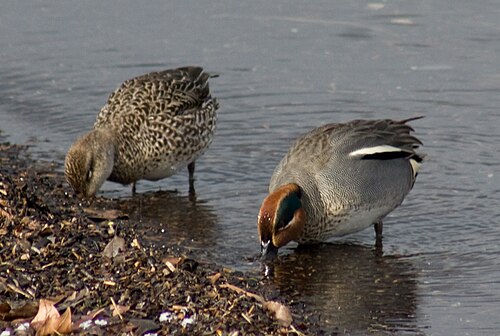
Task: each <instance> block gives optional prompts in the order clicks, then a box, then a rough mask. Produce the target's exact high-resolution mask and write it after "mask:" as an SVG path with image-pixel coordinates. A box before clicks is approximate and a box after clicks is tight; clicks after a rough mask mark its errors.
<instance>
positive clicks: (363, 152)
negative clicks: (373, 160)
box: [349, 145, 403, 156]
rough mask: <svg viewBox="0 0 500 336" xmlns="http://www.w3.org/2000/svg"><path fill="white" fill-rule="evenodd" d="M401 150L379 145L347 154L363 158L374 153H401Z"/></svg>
mask: <svg viewBox="0 0 500 336" xmlns="http://www.w3.org/2000/svg"><path fill="white" fill-rule="evenodd" d="M402 151H403V150H402V149H401V148H398V147H394V146H389V145H380V146H374V147H365V148H361V149H357V150H355V151H353V152H350V153H349V156H364V155H372V154H376V153H391V152H392V153H394V152H402Z"/></svg>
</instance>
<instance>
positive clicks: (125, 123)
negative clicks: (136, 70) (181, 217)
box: [65, 67, 218, 197]
mask: <svg viewBox="0 0 500 336" xmlns="http://www.w3.org/2000/svg"><path fill="white" fill-rule="evenodd" d="M210 77H213V76H211V75H209V74H208V73H206V72H204V71H203V69H202V68H201V67H184V68H178V69H171V70H165V71H161V72H152V73H149V74H146V75H143V76H139V77H136V78H132V79H129V80H127V81H125V82H124V83H123V84H122V85H121V86H120V87H119V88H118V89H116V90H115V91H114V92H113V93H112V94H111V95H110V97H109V99H108V102H107V103H106V105H105V106H104V107H103V108H102V109H101V112H100V113H99V115H98V116H97V119H96V122H95V124H94V127H93V129H92V130H91V131H90V132H89V133H87V134H85V135H84V136H82V137H81V138H79V139H78V140H77V141H76V142H75V143H74V144H73V145H72V146H71V148H70V149H69V151H68V153H67V155H66V161H65V174H66V179H67V180H68V182H69V184H70V185H71V186H72V187H73V189H74V190H75V191H76V192H77V193H78V194H80V195H82V196H85V197H91V196H94V195H95V193H96V192H97V191H98V190H99V189H100V188H101V186H102V184H103V183H104V181H106V180H109V181H113V182H118V183H121V184H124V185H127V184H131V183H132V184H133V187H132V190H133V192H135V183H136V182H137V181H138V180H141V179H146V180H152V181H156V180H159V179H162V178H165V177H168V176H171V175H173V174H174V173H176V172H177V171H179V170H180V169H181V168H184V167H186V166H187V167H188V171H189V186H190V191H194V183H193V181H194V168H195V160H196V159H197V158H198V157H199V156H200V155H202V154H203V153H204V152H205V150H206V149H207V148H208V146H209V145H210V143H211V142H212V139H213V135H214V132H215V125H216V120H217V114H216V110H217V108H218V103H217V101H216V99H215V98H213V97H212V96H211V94H210V90H209V85H208V79H209V78H210Z"/></svg>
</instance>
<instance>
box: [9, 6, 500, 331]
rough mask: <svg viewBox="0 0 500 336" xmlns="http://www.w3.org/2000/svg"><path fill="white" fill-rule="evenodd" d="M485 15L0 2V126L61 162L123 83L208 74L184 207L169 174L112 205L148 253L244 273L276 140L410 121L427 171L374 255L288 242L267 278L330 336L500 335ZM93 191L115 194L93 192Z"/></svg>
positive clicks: (493, 126) (494, 37)
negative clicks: (175, 73) (178, 71)
mask: <svg viewBox="0 0 500 336" xmlns="http://www.w3.org/2000/svg"><path fill="white" fill-rule="evenodd" d="M499 15H500V7H499V6H498V4H497V3H496V2H495V1H486V0H485V1H478V2H470V1H465V0H459V1H451V0H448V1H437V0H428V1H427V0H424V1H418V2H417V1H413V2H409V1H390V2H387V1H381V2H373V3H367V2H364V1H336V2H335V4H333V3H332V2H330V1H312V2H308V3H303V4H300V3H293V4H292V3H290V2H285V1H274V2H272V3H271V2H267V1H252V2H245V3H237V2H234V1H227V0H220V1H219V0H216V1H210V2H206V3H200V2H194V1H182V2H176V3H164V2H162V1H150V2H148V3H146V4H143V3H138V2H133V1H120V2H118V1H107V2H104V3H102V2H98V1H85V2H59V1H51V0H49V1H29V2H28V1H23V2H20V1H17V2H13V1H11V2H4V3H3V4H2V10H1V11H0V29H1V31H2V34H0V46H1V48H0V57H1V60H2V62H1V63H0V92H1V94H0V129H1V130H2V131H3V133H4V134H6V135H7V136H8V138H9V140H10V141H12V142H17V143H30V144H32V146H33V148H32V152H33V153H34V155H35V156H36V157H39V158H43V159H46V160H53V161H55V162H58V163H61V164H62V162H63V160H64V155H65V152H66V150H67V148H68V147H69V146H70V144H71V143H72V142H73V140H74V139H75V138H76V137H77V136H78V135H80V134H82V133H84V132H85V131H87V130H88V129H90V127H91V125H92V123H93V121H94V118H95V115H96V114H97V112H98V110H99V108H100V107H101V106H102V105H103V104H104V103H105V101H106V99H107V96H108V94H109V93H110V92H111V91H112V90H114V89H115V88H116V87H117V85H119V83H121V82H122V81H123V80H125V79H127V78H130V77H133V76H135V75H139V74H143V73H146V72H149V71H153V70H159V69H163V68H169V67H176V66H180V65H186V64H200V65H203V66H204V67H205V68H206V69H208V70H209V71H212V72H217V73H219V74H220V77H219V78H217V79H213V80H212V82H211V88H212V91H213V93H214V95H215V96H217V97H218V98H219V101H220V103H221V108H220V113H219V123H218V130H217V136H216V138H215V140H214V142H213V144H212V146H211V148H210V149H209V151H208V152H207V153H206V154H205V155H204V156H203V157H202V158H201V159H200V160H199V161H198V162H197V166H196V167H197V172H196V178H197V181H196V190H197V201H196V203H193V202H191V201H190V200H189V198H188V194H187V187H188V183H187V172H182V173H180V174H178V175H177V176H174V177H172V178H169V179H166V180H163V181H161V182H159V183H150V182H141V183H140V184H139V185H138V190H139V191H142V192H151V193H148V194H147V195H146V196H144V199H143V201H141V200H130V203H131V204H130V206H131V207H132V208H134V209H136V210H135V212H134V214H135V216H136V217H134V218H135V219H136V220H137V221H138V222H139V223H148V224H151V223H154V224H155V225H154V226H152V225H148V226H147V227H144V231H145V235H146V237H149V238H150V239H151V241H152V242H153V243H155V244H158V246H161V244H162V243H168V242H179V241H182V242H184V243H185V244H186V245H188V246H191V247H192V248H193V249H198V250H199V251H200V254H201V253H202V254H203V255H209V256H211V257H212V258H214V259H215V260H217V261H219V262H222V263H224V264H226V265H228V266H231V267H235V268H238V269H242V270H246V271H251V272H256V273H257V272H261V265H260V264H259V263H256V262H252V260H253V257H255V255H256V254H257V252H258V249H259V246H258V242H257V235H256V229H255V221H256V216H257V211H258V208H259V205H260V202H261V201H262V199H263V197H264V195H265V193H266V188H267V183H268V181H269V178H270V176H271V174H272V171H273V169H274V167H275V165H276V164H277V163H278V161H279V160H280V158H281V156H282V155H283V154H284V152H285V151H286V149H287V148H288V146H289V144H290V142H291V141H292V140H293V139H295V138H296V137H297V136H298V135H299V134H301V133H303V132H306V131H308V130H310V129H311V128H313V127H315V126H318V125H321V124H323V123H326V122H336V121H346V120H350V119H355V118H406V117H411V116H416V115H425V116H426V118H425V119H423V120H419V121H415V122H413V123H412V125H413V126H414V127H415V129H416V134H417V135H418V136H419V137H420V138H421V139H422V140H423V142H424V144H425V147H424V150H425V152H426V153H427V155H428V157H427V161H426V162H425V165H424V166H423V170H422V172H421V174H420V176H419V179H418V181H417V183H416V185H415V188H414V190H413V191H412V192H411V194H410V195H409V197H408V198H407V200H406V201H405V203H404V204H403V205H402V206H401V207H400V208H398V209H397V210H396V211H394V212H393V213H392V214H391V215H390V216H389V217H388V218H387V219H386V221H385V226H384V229H385V230H384V231H385V232H384V248H383V253H382V254H380V253H378V252H377V251H375V249H374V248H373V242H374V239H373V230H366V231H365V232H362V233H359V234H356V235H352V236H349V237H346V238H343V239H340V240H337V241H336V242H335V244H329V245H324V246H321V247H319V248H317V249H313V250H309V251H303V250H300V251H295V250H294V249H293V246H291V247H290V248H288V249H285V250H284V251H281V254H282V255H283V256H282V257H281V260H280V262H279V263H278V264H277V265H276V266H275V268H274V269H273V270H271V275H272V276H273V277H272V278H273V280H272V281H273V282H274V283H275V284H276V285H277V286H279V287H280V288H281V289H282V290H284V291H289V292H290V293H292V294H293V295H295V296H296V297H297V299H300V300H303V301H306V302H307V304H309V305H311V306H312V307H313V308H315V309H317V311H318V314H319V316H320V319H321V320H322V321H324V323H325V326H327V327H328V328H334V327H338V328H339V330H340V331H345V332H346V333H348V334H366V333H374V334H380V333H382V334H384V333H387V334H397V335H400V334H401V335H415V334H416V335H420V334H425V335H494V334H497V335H500V319H499V316H500V281H499V280H498V279H500V259H499V258H498V256H499V253H500V246H499V243H498V242H499V241H500V225H499V220H498V218H500V207H499V206H498V204H500V202H499V198H500V197H499V195H500V183H499V179H500V177H499V175H500V171H499V170H500V169H499V165H500V153H499V151H498V143H499V142H500V131H499V126H498V125H499V122H498V106H499V105H500V104H499V103H500V70H499V69H500V58H499V57H498V55H499V54H500V26H499V25H498V17H499ZM159 188H161V189H162V190H166V189H168V190H173V189H177V190H178V193H170V192H168V193H152V192H154V191H157V190H158V189H159ZM103 195H104V196H106V197H120V198H123V199H125V200H127V199H128V198H129V197H130V189H129V188H125V187H122V186H120V185H116V184H112V183H107V184H106V185H105V187H104V189H103ZM148 195H149V196H148Z"/></svg>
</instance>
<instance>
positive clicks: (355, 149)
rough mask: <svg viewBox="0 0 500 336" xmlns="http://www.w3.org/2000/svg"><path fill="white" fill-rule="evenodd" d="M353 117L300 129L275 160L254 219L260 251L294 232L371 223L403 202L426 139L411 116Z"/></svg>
mask: <svg viewBox="0 0 500 336" xmlns="http://www.w3.org/2000/svg"><path fill="white" fill-rule="evenodd" d="M420 118H422V117H417V118H411V119H406V120H401V121H394V120H354V121H350V122H348V123H344V124H328V125H324V126H322V127H318V128H316V129H314V130H312V131H311V132H309V133H307V134H305V135H303V136H301V137H300V138H299V139H298V140H297V141H296V142H295V143H294V144H293V145H292V147H291V148H290V150H289V151H288V153H287V154H286V155H285V157H284V158H283V159H282V160H281V162H280V163H279V164H278V166H277V167H276V169H275V171H274V173H273V176H272V178H271V182H270V184H269V195H268V196H267V197H266V198H265V199H264V201H263V203H262V206H261V208H260V212H259V217H258V220H257V227H258V232H259V238H260V241H261V248H262V254H263V256H266V255H275V254H276V253H277V250H278V248H280V247H281V246H283V245H285V244H287V243H288V242H290V241H292V240H294V241H297V242H299V243H301V244H302V243H303V244H310V243H317V242H321V241H324V240H326V239H328V238H330V237H334V236H343V235H346V234H349V233H353V232H356V231H360V230H363V229H365V228H367V227H368V226H370V225H372V224H374V226H375V232H376V236H377V242H378V243H380V241H381V237H382V219H383V218H384V217H385V216H386V215H387V214H388V213H389V212H391V211H392V210H394V209H395V208H396V207H397V206H398V205H400V204H401V203H402V202H403V199H404V198H405V196H406V195H407V194H408V193H409V192H410V190H411V188H412V187H413V184H414V182H415V178H416V176H417V172H418V169H419V167H420V163H421V162H422V160H423V155H421V154H418V153H416V151H415V150H416V149H417V148H418V147H419V146H420V145H421V144H422V143H421V142H420V140H418V139H417V138H416V137H415V136H413V135H411V134H410V132H412V131H413V129H412V128H411V127H410V126H409V125H407V122H409V121H412V120H416V119H420Z"/></svg>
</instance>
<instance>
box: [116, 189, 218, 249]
mask: <svg viewBox="0 0 500 336" xmlns="http://www.w3.org/2000/svg"><path fill="white" fill-rule="evenodd" d="M121 208H122V209H123V210H124V211H126V212H127V213H128V214H129V216H130V222H131V223H134V224H135V225H137V230H138V231H139V232H140V233H142V234H143V237H142V238H143V239H144V241H145V242H147V243H151V244H155V245H156V246H158V247H162V246H163V245H169V246H176V245H177V246H182V247H183V248H187V249H188V250H202V251H203V250H206V249H207V248H208V247H210V246H211V245H213V242H214V241H215V237H216V236H217V226H216V223H217V216H216V213H215V211H214V210H213V209H212V207H211V206H209V205H208V204H206V201H204V200H201V199H200V198H199V197H198V198H196V197H193V195H189V196H187V195H182V194H179V193H177V192H174V191H157V192H148V193H142V194H136V195H135V196H134V197H132V198H129V199H124V200H122V201H121Z"/></svg>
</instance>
